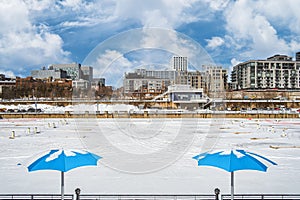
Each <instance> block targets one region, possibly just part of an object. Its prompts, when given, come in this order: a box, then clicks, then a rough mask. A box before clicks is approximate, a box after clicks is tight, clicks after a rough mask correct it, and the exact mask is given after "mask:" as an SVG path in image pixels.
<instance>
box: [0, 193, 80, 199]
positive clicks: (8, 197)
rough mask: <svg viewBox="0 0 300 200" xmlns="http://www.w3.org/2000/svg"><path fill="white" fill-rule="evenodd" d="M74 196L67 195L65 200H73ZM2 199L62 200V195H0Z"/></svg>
mask: <svg viewBox="0 0 300 200" xmlns="http://www.w3.org/2000/svg"><path fill="white" fill-rule="evenodd" d="M73 196H74V195H73V194H65V195H64V199H65V200H73ZM0 199H1V200H2V199H3V200H4V199H15V200H25V199H26V200H28V199H30V200H58V199H61V195H60V194H0Z"/></svg>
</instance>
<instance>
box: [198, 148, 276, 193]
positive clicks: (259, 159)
mask: <svg viewBox="0 0 300 200" xmlns="http://www.w3.org/2000/svg"><path fill="white" fill-rule="evenodd" d="M193 159H195V160H197V162H198V166H213V167H218V168H221V169H224V170H226V171H228V172H231V199H233V193H234V171H238V170H258V171H264V172H265V171H267V168H268V166H270V165H277V164H276V163H275V162H273V161H271V160H269V159H267V158H265V157H263V156H261V155H258V154H256V153H251V152H247V151H245V150H229V151H228V150H227V151H213V152H205V153H201V154H199V155H197V156H194V157H193Z"/></svg>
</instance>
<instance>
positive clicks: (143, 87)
mask: <svg viewBox="0 0 300 200" xmlns="http://www.w3.org/2000/svg"><path fill="white" fill-rule="evenodd" d="M170 84H171V80H170V79H168V78H156V77H151V76H145V75H142V74H139V73H137V72H133V73H127V74H125V78H124V80H123V87H124V95H125V96H131V97H135V98H141V99H145V98H153V97H154V96H156V95H158V94H161V93H163V92H165V91H166V90H167V86H169V85H170Z"/></svg>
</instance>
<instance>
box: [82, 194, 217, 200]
mask: <svg viewBox="0 0 300 200" xmlns="http://www.w3.org/2000/svg"><path fill="white" fill-rule="evenodd" d="M171 199H176V200H183V199H186V200H215V195H189V194H188V195H185V194H178V195H177V194H161V195H160V194H149V195H147V194H137V195H127V194H126V195H125V194H124V195H122V194H121V195H110V194H109V195H92V194H91V195H89V194H82V195H80V200H171Z"/></svg>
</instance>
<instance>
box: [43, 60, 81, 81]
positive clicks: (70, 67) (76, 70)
mask: <svg viewBox="0 0 300 200" xmlns="http://www.w3.org/2000/svg"><path fill="white" fill-rule="evenodd" d="M48 69H49V70H60V69H61V70H64V71H66V72H67V77H68V78H70V79H72V80H79V79H82V71H81V64H79V63H71V64H52V65H50V66H49V68H48Z"/></svg>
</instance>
